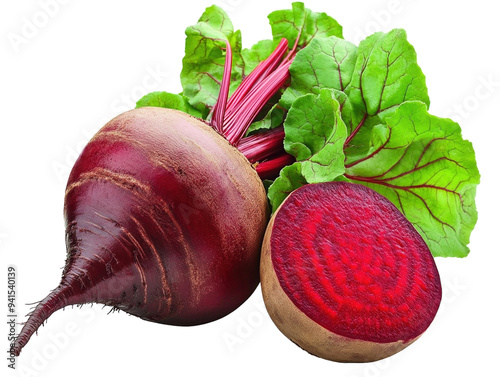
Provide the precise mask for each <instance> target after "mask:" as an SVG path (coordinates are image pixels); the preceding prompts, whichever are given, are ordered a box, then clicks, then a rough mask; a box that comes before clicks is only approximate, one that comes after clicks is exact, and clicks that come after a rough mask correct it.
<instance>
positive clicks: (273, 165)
mask: <svg viewBox="0 0 500 377" xmlns="http://www.w3.org/2000/svg"><path fill="white" fill-rule="evenodd" d="M293 162H295V158H294V157H293V156H291V155H289V154H288V153H286V152H283V153H281V154H280V155H278V156H277V157H276V158H273V159H271V160H269V161H264V162H261V163H260V164H258V165H257V167H256V168H255V170H257V174H259V177H260V178H261V179H263V180H264V179H274V178H276V177H277V176H278V175H279V173H280V171H281V169H283V168H284V167H285V166H287V165H290V164H292V163H293Z"/></svg>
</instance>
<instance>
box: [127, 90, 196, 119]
mask: <svg viewBox="0 0 500 377" xmlns="http://www.w3.org/2000/svg"><path fill="white" fill-rule="evenodd" d="M146 106H153V107H164V108H167V109H176V110H180V111H183V112H185V113H186V114H190V115H192V116H195V117H197V118H201V117H202V115H203V114H202V113H201V112H200V111H198V110H197V109H195V108H194V107H193V106H191V105H190V104H189V101H188V99H187V98H186V97H184V96H183V95H180V94H173V93H168V92H151V93H149V94H146V95H145V96H144V97H142V98H141V99H140V100H139V101H137V104H136V108H139V107H146Z"/></svg>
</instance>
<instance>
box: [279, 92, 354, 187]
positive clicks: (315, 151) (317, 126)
mask: <svg viewBox="0 0 500 377" xmlns="http://www.w3.org/2000/svg"><path fill="white" fill-rule="evenodd" d="M284 127H285V142H284V146H285V150H286V151H287V152H288V153H289V154H291V155H292V156H294V157H295V158H296V160H297V161H299V162H300V166H301V169H302V170H301V173H302V175H303V176H304V177H305V178H306V180H307V182H309V183H316V182H326V181H332V180H334V179H335V178H337V177H338V176H339V175H342V174H343V173H344V152H343V147H344V142H345V140H346V137H347V130H346V127H345V124H344V122H343V121H342V118H341V115H340V105H339V103H338V102H337V100H335V98H334V97H333V93H332V92H331V91H330V90H328V89H322V90H320V92H319V94H318V95H314V94H306V95H304V96H302V97H299V98H297V100H295V102H294V103H293V104H292V106H291V108H290V110H289V112H288V115H287V118H286V120H285V124H284Z"/></svg>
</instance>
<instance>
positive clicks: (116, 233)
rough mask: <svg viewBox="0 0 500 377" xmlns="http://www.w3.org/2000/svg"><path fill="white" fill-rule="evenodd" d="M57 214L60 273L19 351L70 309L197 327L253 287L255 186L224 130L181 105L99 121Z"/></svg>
mask: <svg viewBox="0 0 500 377" xmlns="http://www.w3.org/2000/svg"><path fill="white" fill-rule="evenodd" d="M64 214H65V219H66V224H67V229H66V243H67V260H66V266H65V268H64V272H63V277H62V281H61V283H60V286H59V287H58V288H56V289H55V290H54V291H53V292H52V293H51V294H49V296H48V297H47V298H46V299H44V300H43V301H42V302H41V303H40V304H39V305H38V306H37V307H36V308H35V311H34V312H33V314H32V315H31V316H30V318H29V319H28V321H27V323H26V325H25V326H24V328H23V329H22V332H21V334H20V336H19V337H18V339H17V342H16V345H15V349H14V350H15V352H16V353H17V354H19V352H20V350H21V348H22V347H23V346H24V345H25V344H26V342H27V341H28V339H29V338H30V336H31V335H32V334H33V333H34V332H35V331H36V330H37V328H38V327H39V326H40V325H41V324H42V323H43V321H45V320H46V319H47V318H48V317H49V316H50V315H51V314H52V313H53V312H54V311H55V310H58V309H60V308H62V307H64V306H67V305H72V304H83V303H90V302H97V303H102V304H105V305H110V306H113V307H116V308H118V309H121V310H123V311H126V312H127V313H130V314H133V315H135V316H138V317H140V318H143V319H146V320H149V321H154V322H160V323H166V324H174V325H196V324H201V323H205V322H209V321H213V320H216V319H218V318H221V317H223V316H225V315H226V314H228V313H229V312H231V311H233V310H234V309H236V308H237V307H238V306H239V305H241V304H242V303H243V302H244V301H245V300H246V299H247V298H248V297H249V296H250V295H251V293H252V292H253V291H254V290H255V288H256V287H257V285H258V283H259V273H258V272H259V256H260V247H261V243H262V238H263V235H264V231H265V227H266V225H267V220H268V207H267V199H266V194H265V190H264V187H263V185H262V182H261V180H260V179H259V177H258V175H257V173H256V171H255V169H253V167H252V166H251V165H250V163H249V162H248V160H247V159H246V158H245V157H244V156H243V155H242V154H241V153H240V152H239V151H237V150H236V149H235V148H234V147H232V146H231V145H230V144H229V143H228V142H227V141H226V140H225V139H224V138H222V137H221V136H220V135H218V134H217V133H216V132H215V131H214V130H213V129H212V128H210V127H209V126H207V125H205V124H204V123H203V122H201V121H199V120H197V119H195V118H193V117H191V116H189V115H186V114H184V113H181V112H179V111H175V110H169V109H163V108H141V109H136V110H132V111H129V112H126V113H124V114H122V115H120V116H118V117H116V118H115V119H113V120H112V121H110V122H109V123H108V124H107V125H106V126H104V127H103V128H102V129H101V130H100V131H99V132H98V133H97V134H96V135H95V136H94V138H93V139H92V140H91V141H90V142H89V144H88V145H87V146H86V148H85V149H84V151H83V152H82V154H81V156H80V157H79V159H78V161H77V162H76V164H75V166H74V167H73V170H72V172H71V175H70V178H69V181H68V185H67V189H66V197H65V206H64Z"/></svg>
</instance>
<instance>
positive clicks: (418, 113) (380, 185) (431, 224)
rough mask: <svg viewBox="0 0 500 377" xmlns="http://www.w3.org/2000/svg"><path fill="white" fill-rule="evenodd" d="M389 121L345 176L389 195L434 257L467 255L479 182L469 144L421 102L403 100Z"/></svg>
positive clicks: (449, 122)
mask: <svg viewBox="0 0 500 377" xmlns="http://www.w3.org/2000/svg"><path fill="white" fill-rule="evenodd" d="M385 121H386V124H378V125H376V126H374V127H373V128H372V138H371V145H370V148H369V150H368V151H367V153H366V155H365V156H364V157H363V158H360V159H359V160H357V161H352V162H350V163H348V164H347V165H346V177H347V178H349V179H351V180H352V181H353V182H356V183H362V184H364V185H366V186H368V187H371V188H372V189H374V190H376V191H378V192H379V193H381V194H382V195H384V196H385V197H387V198H388V199H389V200H391V201H392V202H393V203H394V204H395V205H396V206H397V207H398V208H399V209H400V210H401V211H402V212H403V214H404V215H405V216H406V217H407V218H408V220H410V221H411V222H412V223H413V225H414V226H415V227H416V229H417V230H418V231H419V232H420V234H421V235H422V236H423V238H424V239H425V241H426V242H427V244H428V246H429V248H430V250H431V252H432V254H433V255H434V256H443V257H464V256H466V255H467V254H468V252H469V249H468V247H467V244H468V243H469V238H470V233H471V231H472V229H473V228H474V225H475V223H476V221H477V211H476V207H475V203H474V198H475V190H476V186H477V185H478V184H479V171H478V169H477V165H476V161H475V155H474V150H473V148H472V145H471V143H470V142H468V141H466V140H463V139H462V136H461V132H460V127H459V126H458V124H456V123H454V122H453V121H452V120H450V119H443V118H438V117H436V116H433V115H430V114H429V113H428V112H427V104H425V103H422V102H418V101H414V102H406V103H404V104H402V105H401V106H399V107H397V109H396V110H395V111H394V112H393V113H392V114H391V115H389V116H387V117H386V118H385Z"/></svg>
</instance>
